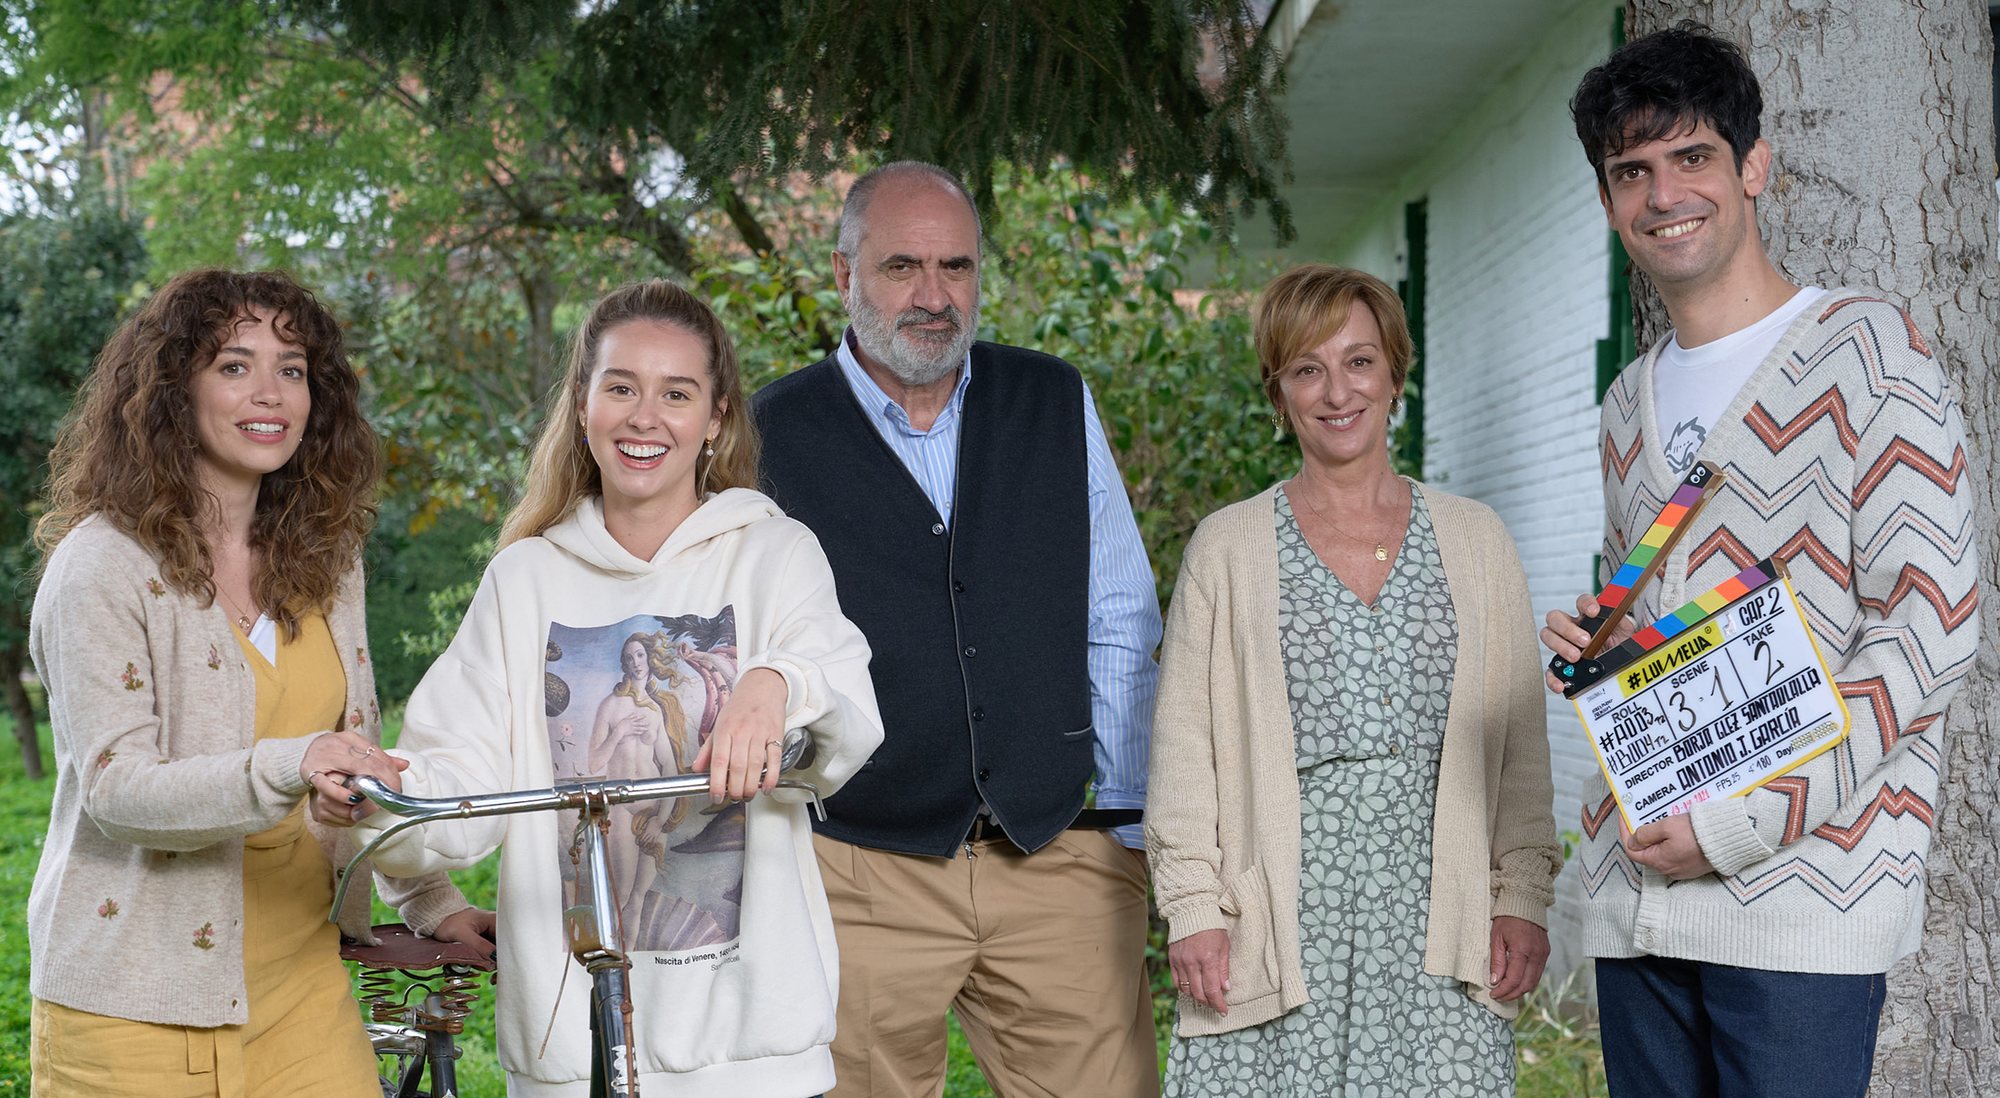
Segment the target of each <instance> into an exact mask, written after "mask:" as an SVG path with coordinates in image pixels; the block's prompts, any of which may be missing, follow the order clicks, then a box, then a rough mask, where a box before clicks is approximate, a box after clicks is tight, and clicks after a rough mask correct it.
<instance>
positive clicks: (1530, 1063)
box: [0, 716, 1605, 1098]
mask: <svg viewBox="0 0 2000 1098" xmlns="http://www.w3.org/2000/svg"><path fill="white" fill-rule="evenodd" d="M0 733H4V735H0V910H4V911H5V912H6V914H5V915H4V916H0V1098H6V1096H9V1095H25V1094H27V1093H28V932H27V916H26V908H27V902H28V889H29V887H30V886H31V885H32V884H33V883H34V877H35V866H36V864H37V862H38V861H39V860H40V858H41V849H42V833H43V831H44V830H46V828H47V827H48V817H49V797H50V795H51V791H52V789H53V788H54V782H53V779H51V780H45V781H41V782H30V781H28V780H27V779H26V778H25V777H24V776H23V773H22V768H21V759H20V752H19V750H18V749H17V748H16V747H15V746H14V739H13V732H12V730H11V727H10V725H9V724H8V722H7V719H6V718H5V717H4V716H0ZM41 733H42V744H43V752H42V757H43V759H44V761H45V763H47V764H49V765H53V761H54V759H53V755H52V753H51V752H50V751H49V750H48V729H47V727H46V726H44V727H43V728H42V729H41ZM392 734H393V731H392ZM498 868H499V859H498V857H497V856H496V857H494V858H489V859H487V860H486V861H485V862H484V863H482V864H480V865H479V866H478V867H476V868H474V869H472V870H469V871H467V872H465V873H461V874H458V875H457V879H458V883H459V887H460V888H461V889H463V890H464V891H465V893H466V895H467V896H468V897H470V898H471V899H472V900H473V902H475V903H479V904H482V905H486V906H491V905H492V902H493V892H494V882H495V875H496V873H497V871H498ZM377 916H378V921H388V920H390V919H392V918H393V916H392V915H391V914H390V913H388V912H387V911H385V910H383V909H382V908H381V905H380V901H377ZM1159 950H1160V943H1159V940H1158V935H1157V932H1156V934H1155V937H1154V941H1153V942H1152V943H1151V945H1149V947H1148V949H1147V955H1148V962H1149V964H1150V965H1151V966H1152V967H1153V969H1154V975H1155V977H1156V979H1155V981H1154V988H1155V991H1156V994H1157V995H1158V998H1157V999H1156V1010H1155V1015H1156V1017H1158V1018H1159V1019H1160V1026H1159V1032H1160V1035H1161V1037H1160V1057H1161V1061H1162V1062H1163V1063H1164V1062H1165V1059H1166V1049H1167V1033H1168V1030H1169V1027H1170V1024H1171V1021H1172V1000H1171V996H1170V995H1169V994H1168V992H1169V991H1170V988H1168V987H1167V986H1166V985H1167V981H1166V980H1165V978H1164V976H1162V975H1161V969H1162V968H1163V965H1162V963H1161V959H1160V954H1159ZM577 986H579V987H587V986H588V985H587V984H578V985H577ZM1561 998H1562V996H1560V995H1559V994H1557V993H1555V992H1551V991H1550V990H1549V989H1547V988H1544V989H1543V990H1541V991H1538V992H1537V993H1536V995H1535V997H1534V999H1533V1000H1531V1002H1530V1004H1529V1007H1528V1009H1526V1010H1523V1011H1522V1012H1521V1019H1520V1021H1519V1022H1518V1023H1516V1025H1515V1033H1516V1035H1517V1036H1518V1038H1519V1042H1520V1053H1519V1060H1518V1065H1519V1080H1520V1083H1519V1086H1520V1090H1519V1094H1520V1098H1596V1096H1602V1095H1603V1094H1604V1093H1605V1089H1604V1066H1603V1057H1602V1054H1601V1053H1600V1052H1599V1050H1598V1043H1597V1031H1596V1027H1595V1026H1594V1025H1590V1024H1587V1023H1584V1022H1578V1021H1574V1020H1572V1019H1571V1018H1570V1017H1569V1015H1568V1014H1567V1013H1566V1012H1565V1011H1563V1010H1562V1009H1560V1005H1559V1004H1560V1000H1561ZM461 1045H462V1047H463V1049H464V1054H463V1056H461V1058H460V1059H459V1085H460V1090H461V1092H462V1093H464V1094H465V1095H467V1096H468V1098H500V1096H501V1095H504V1094H505V1093H506V1084H505V1080H504V1078H503V1077H502V1074H501V1072H500V1069H499V1065H498V1063H497V1060H496V1057H495V1054H494V1051H493V1012H492V997H491V992H490V989H489V990H488V991H487V992H486V993H485V994H484V995H483V996H482V998H481V1008H480V1009H479V1010H478V1011H477V1012H476V1013H475V1014H474V1015H473V1017H472V1018H471V1019H469V1020H468V1021H467V1022H466V1027H465V1035H464V1036H463V1038H462V1039H461ZM944 1092H945V1095H946V1096H947V1098H986V1096H990V1095H991V1094H992V1091H991V1090H989V1089H987V1086H986V1083H985V1080H984V1079H983V1078H982V1077H981V1076H980V1074H979V1068H978V1065H976V1064H975V1063H973V1059H972V1054H971V1052H970V1051H969V1050H968V1049H967V1048H966V1046H965V1039H964V1038H963V1037H962V1036H961V1035H960V1034H959V1032H958V1026H957V1024H956V1023H953V1024H952V1026H951V1061H950V1065H949V1067H948V1068H947V1071H946V1076H945V1091H944Z"/></svg>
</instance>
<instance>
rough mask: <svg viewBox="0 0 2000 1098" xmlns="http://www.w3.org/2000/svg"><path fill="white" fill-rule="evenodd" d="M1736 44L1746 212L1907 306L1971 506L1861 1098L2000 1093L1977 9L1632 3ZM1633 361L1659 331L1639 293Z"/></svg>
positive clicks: (1987, 238) (1997, 666)
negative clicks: (1746, 166) (1909, 927)
mask: <svg viewBox="0 0 2000 1098" xmlns="http://www.w3.org/2000/svg"><path fill="white" fill-rule="evenodd" d="M1684 18H1692V19H1696V20H1699V21H1701V22H1704V23H1707V24H1708V25H1709V26H1711V27H1713V28H1715V29H1716V30H1717V31H1718V32H1720V33H1722V34H1724V35H1727V36H1728V37H1730V38H1732V39H1734V40H1735V41H1736V42H1738V43H1739V44H1741V45H1743V46H1745V47H1746V49H1747V51H1748V54H1749V57H1750V64H1751V67H1752V68H1753V69H1755V70H1756V72H1757V77H1758V79H1759V80H1760V81H1761V82H1762V83H1763V89H1764V136H1765V137H1766V139H1768V140H1769V142H1770V144H1771V148H1772V150H1773V152H1774V154H1775V157H1774V165H1775V170H1774V173H1773V179H1772V182H1771V186H1770V188H1769V190H1767V191H1766V192H1765V194H1764V196H1763V197H1762V198H1761V199H1760V200H1759V201H1758V203H1757V212H1758V216H1759V219H1760V220H1761V222H1762V223H1763V228H1764V236H1765V239H1766V241H1767V243H1768V246H1769V248H1770V254H1771V257H1772V259H1773V261H1774V262H1776V263H1777V265H1778V268H1779V269H1780V270H1782V271H1784V272H1785V274H1786V275H1787V277H1789V278H1790V279H1791V280H1792V281H1793V282H1796V283H1800V284H1816V285H1821V286H1838V285H1846V286H1854V287H1859V288H1864V289H1875V290H1879V291H1880V292H1881V293H1882V294H1883V295H1884V296H1885V297H1887V298H1889V299H1891V300H1893V301H1897V302H1899V303H1902V304H1904V305H1905V306H1907V307H1908V309H1909V310H1910V313H1911V315H1912V316H1914V317H1915V318H1916V322H1917V325H1918V327H1919V328H1921V329H1922V330H1923V331H1924V332H1925V333H1926V334H1927V335H1929V336H1931V337H1932V338H1933V339H1934V342H1933V344H1932V349H1933V350H1934V351H1935V353H1936V354H1937V357H1938V361H1939V362H1940V363H1941V364H1942V365H1943V367H1944V370H1945V373H1946V374H1947V375H1948V376H1949V377H1950V378H1951V380H1952V382H1953V384H1954V385H1956V386H1957V387H1958V399H1959V403H1960V406H1961V407H1962V409H1963V411H1964V414H1965V426H1966V434H1967V435H1968V442H1969V444H1968V451H1969V453H1968V455H1967V457H1968V461H1969V464H1968V468H1967V471H1966V476H1967V478H1968V481H1969V484H1970V486H1971V489H1972V492H1973V495H1974V498H1975V499H1976V501H1977V508H1978V533H1977V537H1976V545H1977V547H1978V552H1979V559H1980V576H1981V583H1980V603H1981V609H1982V610H1983V611H1984V613H1983V614H1982V615H1981V622H1980V645H1979V655H1978V659H1977V663H1976V664H1975V666H1974V669H1973V671H1972V674H1971V676H1970V677H1969V678H1968V679H1966V680H1965V682H1964V684H1963V685H1962V686H1961V687H1960V688H1959V692H1958V694H1957V696H1956V698H1955V699H1954V700H1953V702H1952V705H1951V709H1950V710H1949V713H1948V715H1947V717H1946V720H1945V727H1946V729H1947V731H1946V745H1945V746H1946V764H1945V773H1944V796H1943V803H1942V804H1941V805H1940V808H1939V814H1938V818H1937V821H1936V826H1937V832H1936V841H1935V842H1934V844H1933V845H1932V847H1931V855H1930V861H1929V864H1928V874H1927V898H1928V901H1929V910H1928V913H1927V916H1926V920H1925V924H1924V948H1923V951H1922V952H1921V953H1919V954H1918V955H1917V956H1915V957H1912V958H1909V959H1908V960H1905V961H1904V962H1903V963H1902V964H1900V965H1898V966H1897V967H1896V968H1895V970H1894V971H1892V972H1891V974H1890V982H1889V1001H1888V1005H1887V1007H1886V1008H1885V1010H1884V1012H1883V1017H1882V1029H1881V1038H1880V1044H1879V1045H1878V1047H1877V1050H1876V1057H1875V1078H1874V1081H1873V1085H1872V1087H1871V1090H1870V1093H1871V1094H1873V1095H1880V1096H1892V1098H1915V1096H1920V1095H1921V1096H1935V1095H1967V1096H1971V1095H1991V1094H2000V849H1996V846H1995V842H1994V836H1995V834H1996V829H2000V654H1996V653H2000V599H1996V598H1995V580H1996V577H2000V522H1996V520H2000V494H1996V485H2000V480H1996V477H1995V472H1996V466H1995V460H1994V459H1995V457H1996V455H2000V379H1996V376H1995V373H1994V367H1995V364H1996V363H2000V262H1996V258H2000V257H1996V243H2000V241H1996V235H1995V232H1996V230H1995V222H1996V216H2000V212H1996V207H2000V199H1996V195H1995V192H1994V132H1993V122H1994V119H1993V96H1992V81H1993V75H1992V65H1993V37H1992V33H1991V30H1990V25H1989V23H1988V17H1987V4H1986V0H1868V2H1867V3H1854V2H1851V0H1849V2H1829V0H1627V4H1626V23H1625V25H1626V28H1627V34H1628V37H1637V36H1639V35H1641V34H1645V33H1647V32H1649V31H1653V30H1658V29H1660V28H1662V27H1665V26H1668V25H1671V24H1672V23H1674V22H1676V21H1678V20H1680V19H1684ZM1632 289H1633V295H1632V296H1633V301H1634V303H1635V304H1634V311H1635V313H1636V314H1637V320H1638V323H1639V326H1640V336H1639V338H1640V346H1642V347H1643V346H1647V345H1649V343H1650V342H1651V341H1652V340H1653V339H1655V338H1657V337H1658V336H1659V335H1660V334H1662V333H1663V332H1664V331H1665V330H1666V323H1665V315H1666V314H1665V311H1664V310H1663V309H1662V308H1661V307H1660V305H1659V299H1658V296H1657V295H1656V294H1654V293H1653V291H1652V288H1651V286H1650V285H1647V284H1646V283H1645V281H1644V279H1643V277H1639V276H1635V277H1634V279H1633V286H1632Z"/></svg>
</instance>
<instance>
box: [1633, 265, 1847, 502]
mask: <svg viewBox="0 0 2000 1098" xmlns="http://www.w3.org/2000/svg"><path fill="white" fill-rule="evenodd" d="M1825 294H1826V290H1825V289H1824V288H1822V287H1819V286H1807V287H1805V288H1804V289H1801V290H1800V291H1799V292H1798V293H1795V294H1793V295H1792V296H1791V299H1790V300H1788V301H1786V302H1785V303H1784V304H1783V305H1780V306H1778V307H1777V308H1776V309H1774V310H1772V311H1771V312H1770V313H1769V314H1768V315H1766V316H1765V317H1764V319H1762V320H1760V321H1758V322H1756V323H1755V324H1752V325H1750V326H1749V327H1747V328H1738V329H1737V330H1736V331H1733V332H1731V333H1729V334H1728V335H1726V336H1723V337H1722V338H1720V339H1712V340H1709V341H1708V342H1707V343H1703V344H1701V345H1700V346H1698V347H1683V346H1681V340H1680V335H1679V334H1678V333H1676V334H1675V335H1674V336H1673V338H1671V339H1669V340H1667V345H1666V346H1665V347H1663V348H1661V350H1660V360H1659V362H1658V363H1656V364H1655V366H1654V368H1653V413H1654V426H1655V428H1656V429H1657V430H1658V431H1659V437H1660V439H1661V440H1662V449H1664V450H1665V451H1666V455H1667V467H1668V468H1670V469H1672V470H1673V471H1674V472H1675V473H1685V472H1687V471H1688V470H1689V469H1691V468H1693V467H1694V462H1695V458H1696V457H1697V456H1699V455H1700V453H1701V444H1702V443H1704V442H1706V441H1708V436H1709V434H1710V433H1711V432H1713V431H1714V430H1715V426H1716V420H1718V419H1720V418H1721V416H1722V413H1723V412H1724V411H1725V410H1727V409H1728V407H1729V403H1730V402H1731V401H1733V400H1735V399H1736V393H1737V391H1738V390H1740V389H1742V388H1743V383H1744V382H1745V381H1748V380H1749V379H1750V375H1751V374H1752V373H1755V372H1756V370H1757V367H1758V365H1759V364H1760V363H1762V362H1763V361H1764V359H1765V357H1766V356H1768V355H1769V354H1770V353H1771V349H1772V348H1774V347H1776V346H1777V345H1778V340H1779V339H1781V338H1783V337H1784V334H1785V329H1786V328H1789V327H1791V324H1792V321H1793V319H1795V318H1796V317H1797V316H1798V315H1799V314H1800V313H1802V312H1804V311H1805V310H1806V307H1807V306H1809V305H1811V304H1812V303H1813V302H1815V301H1818V300H1819V299H1820V298H1821V297H1822V296H1824V295H1825Z"/></svg>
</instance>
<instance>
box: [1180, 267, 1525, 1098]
mask: <svg viewBox="0 0 2000 1098" xmlns="http://www.w3.org/2000/svg"><path fill="white" fill-rule="evenodd" d="M1256 343H1257V352H1258V360H1259V369H1260V372H1261V374H1262V376H1263V379H1264V384H1265V391H1266V393H1267V394H1268V395H1269V396H1270V399H1271V404H1272V406H1273V408H1274V409H1275V410H1276V413H1275V417H1274V418H1275V419H1276V420H1277V422H1279V423H1280V424H1281V425H1282V426H1284V427H1285V428H1286V429H1287V430H1288V431H1289V432H1290V434H1291V435H1292V436H1293V437H1294V438H1295V439H1296V440H1297V443H1298V446H1299V451H1300V457H1301V462H1300V468H1299V472H1298V473H1297V475H1295V476H1293V477H1292V478H1291V479H1289V480H1287V481H1285V482H1283V483H1282V484H1279V485H1276V486H1274V487H1272V488H1270V489H1268V490H1266V491H1264V492H1262V493H1260V494H1259V495H1257V496H1255V497H1253V498H1251V499H1248V500H1245V501H1243V502H1241V503H1236V504H1233V505H1231V506H1229V507H1225V508H1223V509H1222V510H1221V511H1218V512H1216V513H1215V514H1213V515H1210V516H1209V517H1208V518H1206V519H1204V520H1203V521H1202V523H1201V525H1200V527H1199V528H1198V529H1196V531H1195V533H1194V536H1193V538H1192V539H1190V540H1189V542H1188V547H1187V552H1186V556H1185V558H1184V561H1183V564H1182V567H1181V573H1180V579H1179V581H1178V583H1177V585H1176V587H1175V590H1174V601H1173V607H1172V611H1171V613H1170V615H1169V617H1168V619H1167V631H1166V641H1165V643H1164V645H1163V647H1162V649H1161V661H1160V693H1159V702H1158V707H1157V709H1156V711H1155V716H1154V724H1153V753H1152V760H1153V762H1152V774H1151V784H1150V794H1149V797H1148V801H1147V807H1146V845H1147V849H1148V852H1149V853H1150V855H1151V858H1152V863H1153V883H1154V888H1155V892H1156V894H1157V896H1158V899H1159V906H1160V913H1161V915H1162V916H1164V917H1165V918H1166V920H1167V926H1168V940H1169V945H1168V947H1167V959H1168V962H1169V964H1170V966H1171V967H1172V969H1173V973H1174V980H1175V984H1176V986H1177V988H1178V990H1179V992H1180V1000H1179V1011H1178V1015H1179V1017H1178V1024H1177V1033H1178V1034H1179V1038H1178V1040H1176V1042H1175V1043H1174V1047H1173V1049H1172V1051H1171V1052H1170V1054H1169V1056H1168V1060H1167V1081H1166V1093H1167V1094H1168V1095H1170V1096H1181V1095H1217V1096H1222V1095H1241V1096H1246V1098H1248V1096H1258V1098H1261V1096H1266V1095H1319V1094H1354V1093H1381V1094H1425V1095H1432V1096H1439V1098H1443V1096H1464V1098H1473V1096H1478V1098H1489V1096H1492V1095H1501V1094H1508V1093H1512V1089H1513V1065H1514V1058H1513V1035H1512V1030H1511V1027H1510V1026H1509V1024H1508V1019H1509V1018H1511V1017H1512V1015H1513V1013H1514V1010H1515V1006H1514V1004H1515V1003H1516V1002H1517V1001H1518V1000H1519V999H1520V998H1521V996H1523V995H1525V994H1527V993H1528V991H1530V990H1531V989H1533V987H1534V986H1535V983H1536V981H1537V980H1538V979H1540V976H1541V971H1542V965H1543V962H1544V960H1545V959H1546V958H1547V956H1548V935H1547V933H1546V931H1544V930H1543V924H1544V922H1545V920H1546V911H1547V908H1548V905H1549V903H1550V901H1551V900H1552V899H1553V895H1554V894H1553V887H1552V886H1553V881H1554V878H1555V873H1556V871H1557V869H1559V868H1560V866H1561V860H1560V859H1559V858H1558V856H1557V848H1556V844H1555V826H1554V822H1553V820H1552V819H1551V817H1550V813H1549V805H1550V799H1551V795H1550V780H1549V763H1548V742H1547V739H1546V738H1545V736H1546V734H1545V730H1544V727H1543V709H1542V700H1541V696H1540V692H1539V688H1540V685H1541V679H1540V673H1539V669H1538V667H1537V663H1536V653H1537V648H1536V646H1535V643H1534V632H1533V630H1534V625H1533V621H1532V618H1531V615H1530V612H1529V605H1528V588H1527V581H1526V579H1525V577H1524V576H1523V574H1522V571H1521V566H1520V561H1519V559H1518V558H1517V556H1516V555H1515V551H1514V543H1513V541H1512V539H1510V538H1509V537H1508V536H1507V530H1506V528H1505V527H1504V526H1503V525H1502V524H1501V522H1500V520H1499V518H1498V516H1496V515H1495V514H1494V513H1493V512H1492V511H1491V510H1490V509H1488V508H1487V507H1485V506H1484V505H1482V504H1479V503H1475V502H1473V501H1471V500H1467V499H1462V498H1459V497H1457V496H1453V495H1450V494H1448V493H1446V492H1443V491H1440V490H1438V489H1437V488H1435V487H1432V486H1430V485H1424V484H1419V483H1418V482H1416V481H1414V480H1410V479H1408V478H1405V477H1401V476H1398V475H1397V474H1396V472H1395V470H1394V469H1393V468H1392V466H1391V464H1390V461H1389V450H1388V443H1389V422H1390V418H1391V416H1393V415H1394V413H1395V411H1396V409H1397V407H1398V405H1399V403H1400V399H1401V397H1402V392H1403V386H1404V383H1405V379H1406V377H1407V374H1408V370H1409V366H1410V363H1411V361H1412V359H1413V357H1414V354H1413V352H1414V348H1412V346H1411V342H1410V335H1409V327H1408V325H1407V323H1406V322H1405V321H1404V319H1403V310H1402V305H1401V303H1400V302H1398V301H1397V299H1396V296H1395V294H1394V293H1392V292H1391V291H1390V290H1389V288H1388V287H1387V286H1386V285H1384V284H1383V283H1382V282H1381V280H1380V279H1377V278H1375V277H1373V276H1371V275H1368V274H1365V273H1362V272H1360V271H1354V270H1347V269H1343V268H1339V267H1330V266H1325V265H1309V266H1304V267H1297V268H1294V269H1292V270H1290V271H1287V272H1285V273H1284V274H1282V275H1280V276H1279V277H1278V278H1277V279H1275V280H1274V281H1273V282H1272V283H1271V284H1270V285H1269V286H1268V287H1266V288H1265V291H1264V294H1263V296H1262V298H1261V299H1260V300H1259V301H1258V303H1257V314H1256Z"/></svg>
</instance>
